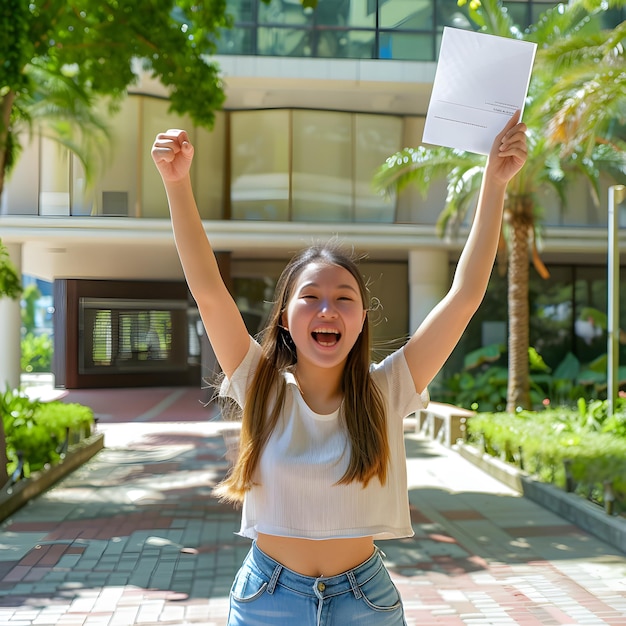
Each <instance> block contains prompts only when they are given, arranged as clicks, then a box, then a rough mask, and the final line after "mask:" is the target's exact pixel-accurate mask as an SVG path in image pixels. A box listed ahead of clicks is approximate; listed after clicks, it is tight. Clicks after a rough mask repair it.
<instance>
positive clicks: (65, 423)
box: [0, 390, 94, 476]
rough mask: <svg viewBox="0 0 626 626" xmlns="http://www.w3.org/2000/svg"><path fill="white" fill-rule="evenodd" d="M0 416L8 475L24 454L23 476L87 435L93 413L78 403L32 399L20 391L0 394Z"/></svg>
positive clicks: (56, 456)
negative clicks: (0, 417)
mask: <svg viewBox="0 0 626 626" xmlns="http://www.w3.org/2000/svg"><path fill="white" fill-rule="evenodd" d="M0 414H1V415H2V421H3V424H4V432H5V436H6V442H7V458H8V461H9V462H8V466H7V469H8V472H9V475H11V473H12V472H13V471H14V470H15V469H16V468H17V466H18V462H19V461H18V460H19V457H18V452H20V453H21V454H22V455H23V459H24V474H25V476H29V475H30V473H31V472H34V471H37V470H40V469H42V468H43V467H45V466H46V465H48V464H54V463H57V462H58V461H59V460H60V459H61V458H63V456H64V454H65V451H66V446H67V445H68V444H71V443H75V442H77V441H79V440H80V439H81V438H83V437H85V436H89V434H90V433H91V431H92V428H93V424H94V415H93V411H92V410H91V409H90V408H89V407H86V406H83V405H81V404H75V403H74V404H65V403H63V402H60V401H55V402H40V401H37V400H31V399H30V398H28V396H26V395H25V394H23V393H21V392H19V391H13V390H7V391H5V393H3V394H2V395H0Z"/></svg>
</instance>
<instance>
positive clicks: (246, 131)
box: [231, 111, 289, 221]
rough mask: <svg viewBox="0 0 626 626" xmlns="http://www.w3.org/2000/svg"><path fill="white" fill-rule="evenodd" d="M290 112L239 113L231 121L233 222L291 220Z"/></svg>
mask: <svg viewBox="0 0 626 626" xmlns="http://www.w3.org/2000/svg"><path fill="white" fill-rule="evenodd" d="M288 146H289V113H288V112H287V111H240V112H238V113H236V114H234V115H233V116H232V121H231V155H232V156H231V171H232V180H231V211H232V217H233V219H248V220H255V219H257V220H260V219H263V220H280V221H286V220H288V219H289V215H288V214H289V158H288V157H289V149H288Z"/></svg>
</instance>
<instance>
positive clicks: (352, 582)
mask: <svg viewBox="0 0 626 626" xmlns="http://www.w3.org/2000/svg"><path fill="white" fill-rule="evenodd" d="M346 576H347V577H348V580H349V581H350V586H351V587H352V593H353V594H354V597H355V598H356V599H357V600H358V599H359V598H360V597H361V596H362V594H361V590H360V589H359V585H358V583H357V582H356V576H355V575H354V572H353V571H352V570H350V571H349V572H348V573H347V574H346Z"/></svg>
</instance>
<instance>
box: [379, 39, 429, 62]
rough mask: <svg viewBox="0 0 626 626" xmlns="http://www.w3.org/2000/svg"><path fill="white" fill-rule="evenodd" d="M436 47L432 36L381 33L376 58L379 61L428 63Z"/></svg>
mask: <svg viewBox="0 0 626 626" xmlns="http://www.w3.org/2000/svg"><path fill="white" fill-rule="evenodd" d="M436 45H438V44H437V42H436V41H435V39H434V38H433V36H432V35H419V34H417V33H394V32H381V33H380V38H379V52H378V56H379V57H380V58H381V59H397V60H405V61H430V60H431V59H432V58H433V56H434V54H435V52H434V50H435V46H436Z"/></svg>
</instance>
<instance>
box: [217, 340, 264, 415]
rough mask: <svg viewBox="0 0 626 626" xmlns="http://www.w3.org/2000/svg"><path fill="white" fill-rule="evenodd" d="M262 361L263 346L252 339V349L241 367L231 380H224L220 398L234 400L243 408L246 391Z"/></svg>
mask: <svg viewBox="0 0 626 626" xmlns="http://www.w3.org/2000/svg"><path fill="white" fill-rule="evenodd" d="M260 359H261V346H260V345H259V344H258V343H257V342H256V341H255V340H254V339H253V338H252V337H250V347H249V348H248V352H246V356H245V357H244V358H243V361H242V362H241V363H240V364H239V367H237V369H236V370H235V371H234V372H233V374H232V376H231V377H230V378H224V380H223V381H222V384H221V385H220V391H219V395H220V397H223V398H224V397H226V398H232V399H233V400H234V401H235V402H236V403H237V404H238V405H239V406H240V407H241V408H243V404H244V402H245V399H246V391H247V389H248V386H249V385H250V383H251V382H252V378H253V377H254V373H255V372H256V368H257V366H258V364H259V361H260Z"/></svg>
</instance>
